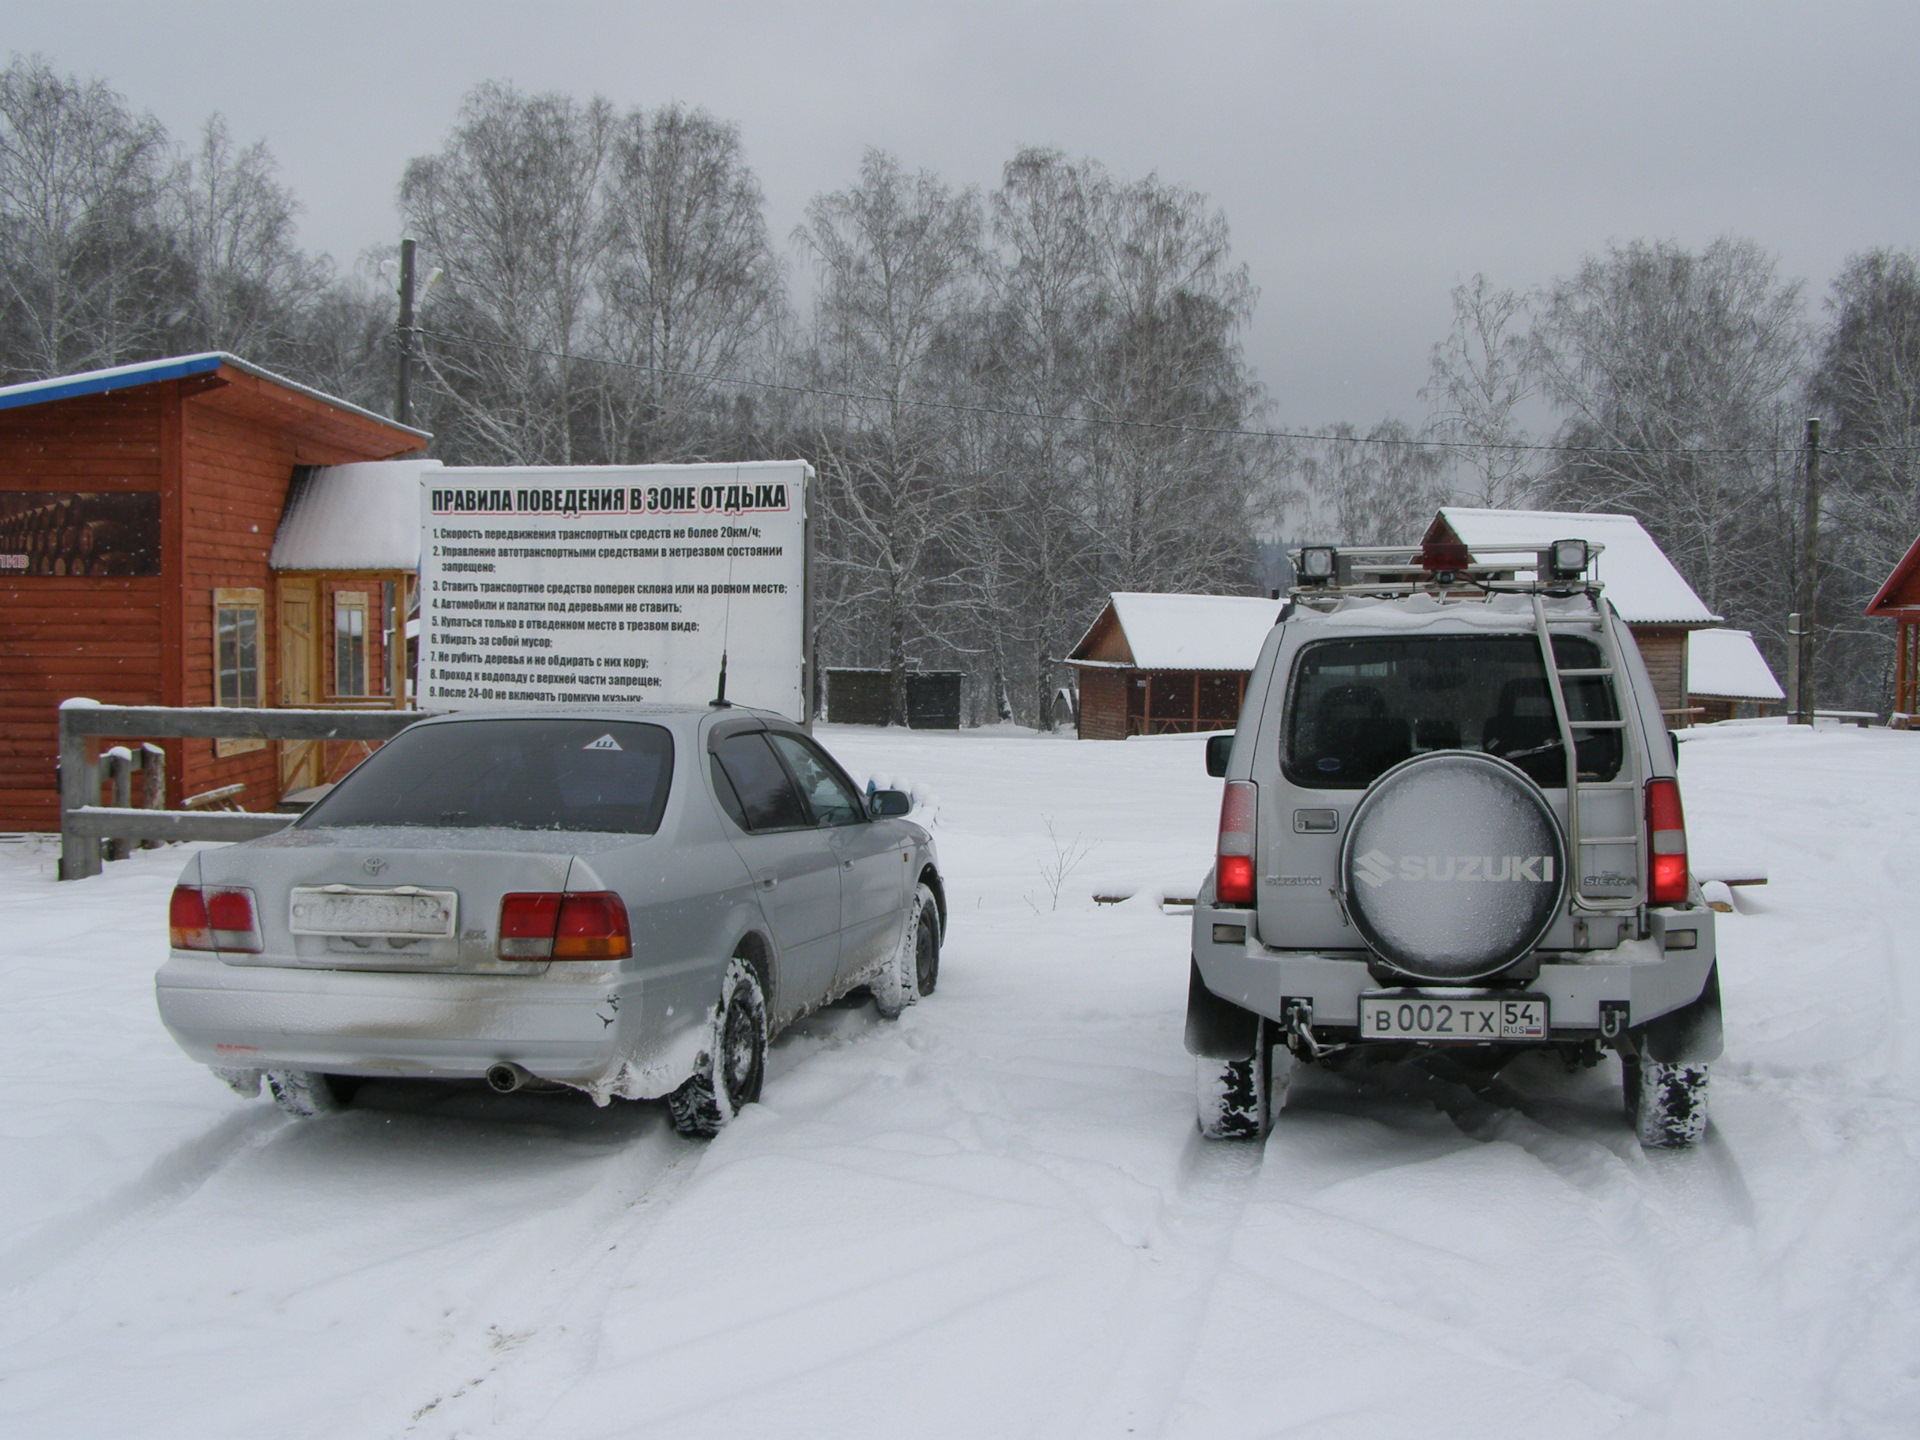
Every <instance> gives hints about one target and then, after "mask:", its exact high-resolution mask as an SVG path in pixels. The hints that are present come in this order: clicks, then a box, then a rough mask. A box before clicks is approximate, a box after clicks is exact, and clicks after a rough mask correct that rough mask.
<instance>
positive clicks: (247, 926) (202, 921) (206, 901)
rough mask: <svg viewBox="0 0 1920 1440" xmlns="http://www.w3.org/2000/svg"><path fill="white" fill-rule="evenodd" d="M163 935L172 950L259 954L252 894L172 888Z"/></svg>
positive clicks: (209, 888) (210, 888)
mask: <svg viewBox="0 0 1920 1440" xmlns="http://www.w3.org/2000/svg"><path fill="white" fill-rule="evenodd" d="M167 933H168V937H169V938H170V939H171V940H172V942H173V948H174V949H176V950H226V951H231V952H233V953H234V954H239V955H258V954H259V953H260V921H259V918H258V916H257V915H256V913H255V911H254V908H253V892H252V891H251V890H241V889H237V888H232V887H228V886H216V885H207V886H200V885H176V886H174V887H173V899H172V900H171V901H170V902H169V903H168V905H167Z"/></svg>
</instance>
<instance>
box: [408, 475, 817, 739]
mask: <svg viewBox="0 0 1920 1440" xmlns="http://www.w3.org/2000/svg"><path fill="white" fill-rule="evenodd" d="M811 475H812V470H811V467H809V466H808V465H807V464H805V463H804V462H802V461H779V462H761V463H757V464H751V465H634V466H602V467H592V468H585V467H583V468H569V469H545V468H543V469H528V470H518V469H487V468H471V469H468V468H460V469H452V468H449V469H435V470H429V471H427V472H426V473H425V474H423V475H422V476H421V482H420V503H421V527H422V529H421V545H420V584H421V595H420V622H421V623H420V670H419V681H418V692H417V693H418V694H419V697H420V705H421V707H422V708H423V709H429V710H461V709H472V708H478V707H485V706H494V705H509V704H526V703H548V704H579V703H599V702H607V701H626V702H633V701H649V702H662V703H670V704H703V703H705V702H706V701H708V700H711V699H712V698H713V697H714V693H715V689H716V687H717V684H718V680H719V672H720V654H721V650H722V648H723V646H724V648H725V650H726V652H727V698H728V699H730V700H733V701H735V702H736V703H738V704H742V705H754V706H759V707H761V708H763V709H768V710H776V711H778V712H780V713H781V714H783V715H787V716H789V717H791V718H793V719H795V720H802V719H804V718H805V716H806V693H805V683H804V682H805V673H804V671H805V666H804V656H805V609H806V595H805V591H806V573H807V572H806V483H807V481H808V479H809V478H810V477H811Z"/></svg>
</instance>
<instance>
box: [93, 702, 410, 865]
mask: <svg viewBox="0 0 1920 1440" xmlns="http://www.w3.org/2000/svg"><path fill="white" fill-rule="evenodd" d="M435 713H437V712H435V711H431V710H241V709H230V708H228V707H225V706H212V705H203V706H189V707H183V708H178V709H170V708H168V707H166V706H163V705H99V704H95V703H94V702H92V701H87V700H68V701H65V702H64V703H63V704H62V705H61V706H60V878H61V879H62V880H79V879H83V878H85V877H86V876H88V875H98V874H99V873H100V842H101V841H102V840H103V839H106V840H251V839H253V838H254V837H255V836H258V835H271V834H272V833H273V832H274V831H276V830H279V829H282V828H283V827H285V826H286V825H288V824H289V823H291V822H292V821H293V820H294V819H295V818H296V817H294V816H292V815H259V814H246V813H235V812H225V813H222V812H208V811H203V810H141V809H137V808H134V807H132V806H127V805H102V804H100V803H99V801H100V762H99V760H97V759H95V758H93V757H91V756H89V755H88V754H87V741H89V740H92V739H105V738H108V737H112V738H114V739H123V740H124V739H139V740H152V739H169V740H178V739H187V740H256V739H257V740H390V739H392V738H393V737H394V736H395V735H398V734H399V733H400V732H401V731H402V730H404V729H406V728H407V727H408V726H409V725H411V724H413V723H414V722H415V721H417V720H424V719H426V718H427V717H428V716H429V715H431V714H435ZM124 788H125V787H124V786H122V785H121V784H120V783H119V777H118V776H117V775H116V783H115V786H114V799H115V800H124V799H126V798H128V797H127V796H126V795H124V794H123V793H122V791H123V789H124Z"/></svg>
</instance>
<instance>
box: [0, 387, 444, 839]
mask: <svg viewBox="0 0 1920 1440" xmlns="http://www.w3.org/2000/svg"><path fill="white" fill-rule="evenodd" d="M429 438H430V437H429V436H428V435H426V434H425V433H424V432H422V431H418V430H413V429H410V428H408V427H406V426H403V425H398V424H396V423H394V422H393V421H391V420H388V419H386V418H384V417H382V416H380V415H376V414H373V413H372V412H370V411H367V410H363V409H361V408H359V407H358V406H355V405H351V404H349V403H347V402H346V401H344V400H339V399H335V398H334V397H332V396H328V395H323V394H320V393H319V392H317V391H314V390H310V389H308V388H307V387H305V386H302V385H297V384H295V383H294V382H292V381H290V380H286V379H283V378H281V377H280V376H277V375H273V374H270V373H268V372H267V371H264V370H261V369H259V368H258V367H256V366H253V365H251V364H248V363H247V362H246V361H244V360H240V359H237V358H236V357H234V356H232V355H224V354H206V355H189V356H182V357H176V358H173V359H167V360H159V361H153V362H150V363H146V364H140V365H127V366H121V367H117V368H115V369H111V370H99V371H93V372H90V373H87V374H81V375H70V376H62V377H59V378H57V379H52V380H42V381H34V382H30V383H28V384H24V385H12V386H7V387H4V388H0V830H5V831H22V830H42V831H44V830H53V829H56V828H58V825H59V794H58V789H57V774H56V768H55V750H56V745H55V714H54V712H55V707H56V706H58V705H59V703H60V702H61V701H62V700H65V699H67V698H69V697H72V696H88V697H91V698H92V699H95V700H99V701H102V702H105V703H108V704H124V705H152V704H160V705H216V704H218V705H240V706H249V705H273V704H299V703H308V704H344V705H356V706H363V705H368V704H378V705H401V704H405V703H406V694H405V686H404V683H403V678H402V676H401V669H400V667H399V666H398V665H397V664H395V663H394V662H393V657H392V644H393V640H392V637H394V636H395V635H396V634H398V635H403V634H404V625H405V612H406V607H407V606H408V605H409V604H410V603H411V599H412V597H411V593H410V591H409V588H408V587H409V585H410V584H411V575H410V574H409V573H408V572H407V571H404V570H399V569H392V570H386V571H380V572H374V573H371V574H370V573H368V572H365V571H356V572H354V573H351V574H348V573H345V572H344V571H327V572H323V573H320V574H317V575H313V576H311V577H307V581H306V583H305V585H304V587H303V586H302V584H301V583H300V581H301V577H298V576H294V575H290V574H289V572H287V571H285V570H283V571H281V572H279V573H278V574H276V572H275V571H274V570H273V569H272V568H271V567H270V566H269V563H268V559H269V554H270V552H271V551H272V549H273V546H274V543H275V537H276V534H277V532H278V530H279V528H280V524H281V520H282V515H283V512H284V511H285V510H286V506H287V500H288V495H289V491H290V490H294V491H296V494H297V489H298V487H297V486H296V483H295V482H296V477H298V476H304V475H306V474H308V473H310V471H311V470H312V468H313V467H320V466H336V465H348V464H353V463H356V462H364V461H373V460H386V459H390V458H392V457H395V456H400V455H407V454H411V453H414V452H418V451H420V450H422V449H423V448H424V447H425V445H426V443H427V441H428V439H429ZM396 468H405V467H396ZM407 479H408V480H411V479H413V477H412V476H408V477H407ZM398 483H405V482H398ZM407 488H408V490H409V494H410V497H411V493H412V491H413V490H414V488H415V487H414V486H413V485H411V484H409V485H408V486H407ZM416 503H417V502H416ZM415 528H416V529H417V522H416V526H415ZM290 582H291V584H290ZM389 587H392V588H389ZM302 597H304V601H305V607H306V608H305V610H304V612H302V609H301V603H300V602H301V599H302ZM329 606H332V607H333V608H332V609H331V610H329V609H328V607H329ZM396 627H398V628H397V629H396ZM290 637H291V638H290ZM343 640H344V647H343V644H342V642H343ZM399 648H400V649H401V651H402V652H403V653H404V640H402V641H401V644H400V647H399ZM302 666H304V667H306V668H305V670H304V672H303V671H302V669H301V667H302ZM164 748H165V750H166V757H167V763H166V773H167V793H166V799H165V803H167V804H168V805H171V806H175V807H177V806H179V805H180V804H182V803H183V802H184V801H185V800H186V799H187V798H188V797H190V796H194V795H198V794H203V793H205V792H208V791H212V790H216V789H220V788H223V787H225V786H229V785H242V786H244V787H245V788H244V789H243V790H242V791H240V792H239V794H238V796H237V800H238V803H240V804H241V805H242V806H243V807H244V808H246V809H251V810H270V809H272V808H273V807H274V805H275V804H276V803H277V802H278V801H279V799H280V797H281V794H282V791H283V790H284V789H291V788H297V783H295V784H289V783H288V782H289V781H292V782H305V783H313V778H312V777H314V776H316V775H318V773H319V766H320V764H321V763H322V761H324V760H325V759H327V758H329V757H321V759H320V760H315V759H314V758H313V757H311V756H310V755H309V756H308V757H307V758H306V760H305V763H304V765H303V764H302V761H301V756H300V755H299V754H298V753H295V754H293V755H292V756H287V755H283V754H281V753H280V748H281V747H278V746H270V745H269V744H268V742H265V741H258V740H255V741H213V740H172V741H168V742H166V745H165V747H164ZM289 760H291V761H292V762H293V764H294V769H293V770H292V771H291V772H290V773H287V772H283V766H285V765H286V764H287V763H288V762H289Z"/></svg>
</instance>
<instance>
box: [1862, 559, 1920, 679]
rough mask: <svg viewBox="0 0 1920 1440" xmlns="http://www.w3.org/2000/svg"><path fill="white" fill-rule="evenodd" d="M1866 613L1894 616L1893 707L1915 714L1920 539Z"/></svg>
mask: <svg viewBox="0 0 1920 1440" xmlns="http://www.w3.org/2000/svg"><path fill="white" fill-rule="evenodd" d="M1866 613H1867V614H1868V615H1870V616H1872V617H1873V618H1875V619H1877V620H1892V621H1893V622H1894V624H1895V626H1896V629H1895V630H1894V639H1893V708H1894V712H1895V714H1897V715H1904V716H1911V715H1913V714H1914V712H1915V710H1916V709H1920V539H1916V540H1915V541H1914V542H1913V544H1912V545H1911V546H1910V547H1908V550H1907V553H1906V554H1905V555H1903V556H1902V557H1901V559H1900V563H1899V564H1898V565H1896V566H1894V567H1893V573H1892V574H1891V575H1889V576H1887V580H1886V583H1885V584H1884V585H1882V586H1881V587H1880V590H1879V593H1878V594H1876V595H1875V596H1874V597H1873V600H1872V601H1871V602H1870V603H1869V604H1868V606H1867V610H1866Z"/></svg>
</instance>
